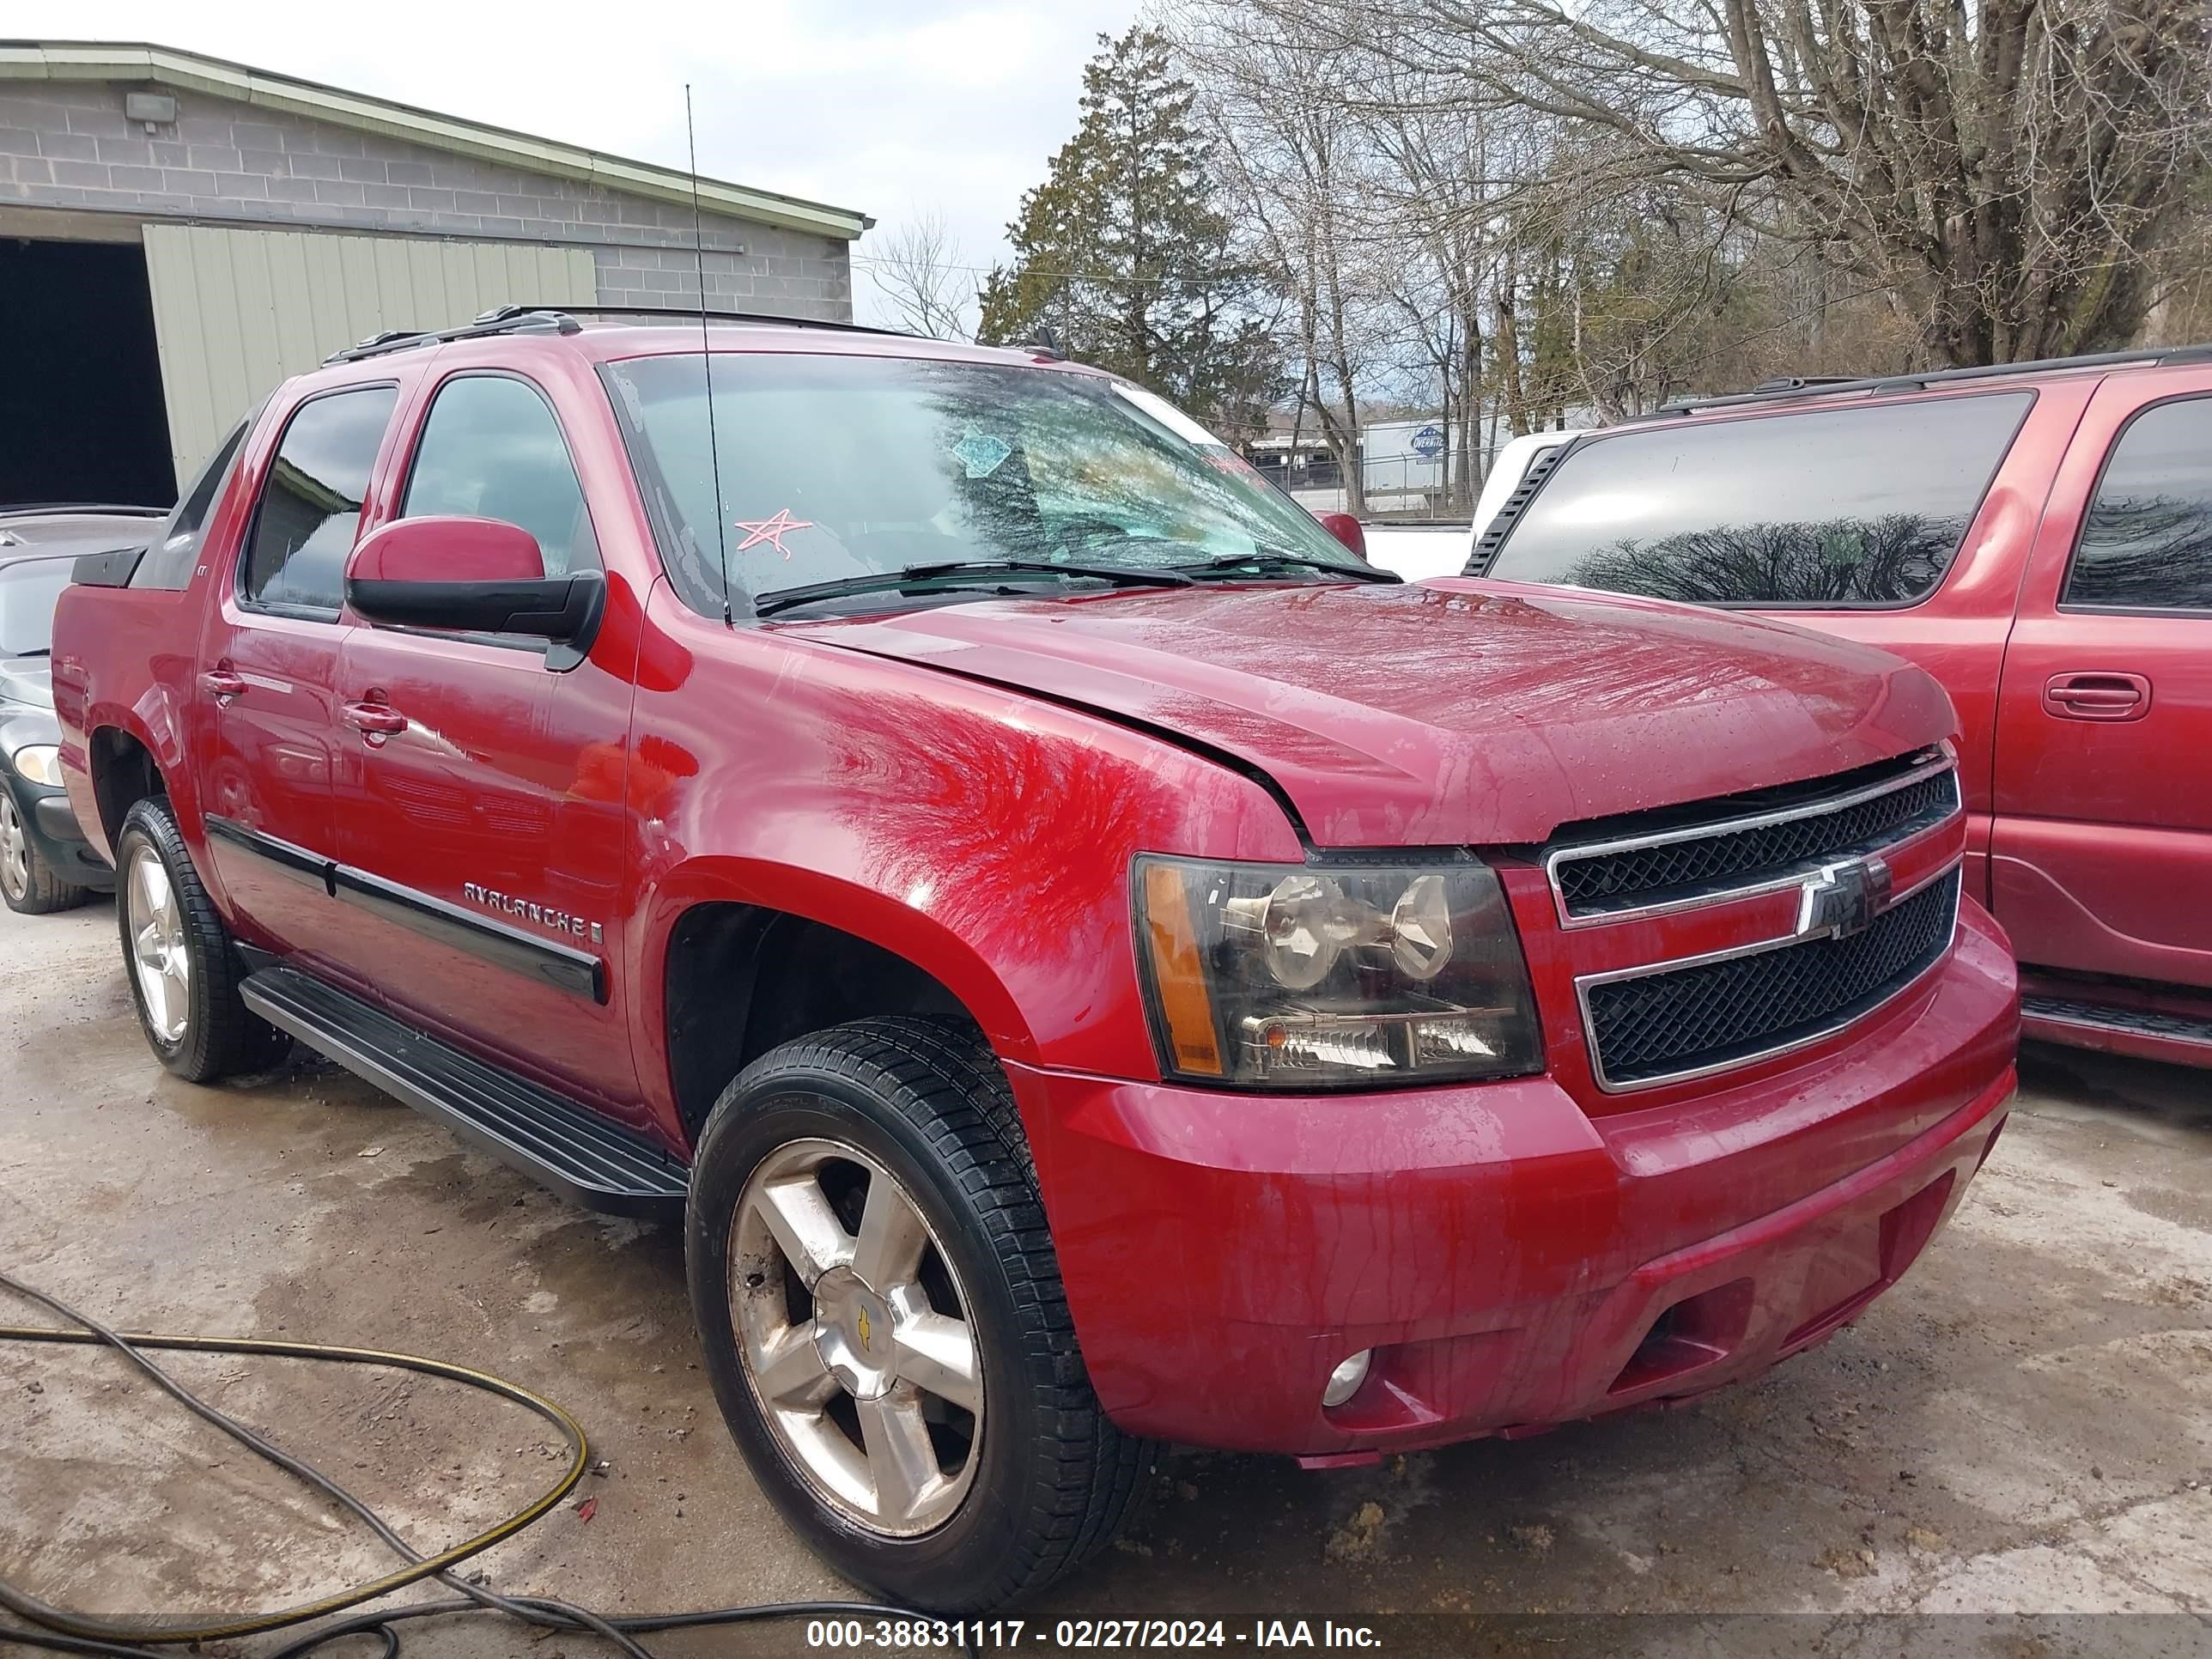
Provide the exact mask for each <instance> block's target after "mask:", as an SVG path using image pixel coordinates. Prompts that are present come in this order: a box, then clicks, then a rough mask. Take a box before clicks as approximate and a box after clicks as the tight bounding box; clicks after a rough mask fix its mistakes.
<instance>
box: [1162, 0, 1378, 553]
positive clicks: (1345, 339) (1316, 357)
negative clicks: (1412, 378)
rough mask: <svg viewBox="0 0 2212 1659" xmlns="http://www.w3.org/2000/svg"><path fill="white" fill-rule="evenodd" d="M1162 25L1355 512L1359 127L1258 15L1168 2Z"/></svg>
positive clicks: (1368, 292)
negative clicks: (1194, 95) (1281, 308)
mask: <svg viewBox="0 0 2212 1659" xmlns="http://www.w3.org/2000/svg"><path fill="white" fill-rule="evenodd" d="M1174 32H1175V33H1174V38H1175V40H1176V49H1177V52H1178V54H1179V56H1180V58H1182V61H1183V62H1184V63H1185V64H1187V65H1188V66H1189V68H1190V70H1191V71H1192V72H1193V74H1194V78H1195V79H1196V81H1197V82H1198V84H1199V86H1200V102H1199V110H1200V115H1201V116H1202V118H1204V119H1205V120H1206V122H1207V124H1208V125H1209V128H1210V130H1211V131H1212V134H1213V137H1214V139H1215V143H1216V144H1217V147H1218V160H1219V163H1220V167H1221V176H1222V183H1223V186H1224V188H1225V190H1226V191H1228V193H1229V195H1230V197H1231V201H1232V203H1233V205H1234V210H1235V218H1236V222H1237V230H1236V236H1237V241H1238V242H1239V244H1240V245H1241V247H1242V250H1243V252H1244V254H1245V257H1247V258H1250V259H1251V260H1252V261H1253V262H1254V263H1255V264H1256V265H1258V266H1259V267H1260V268H1261V269H1262V270H1265V271H1266V273H1267V276H1268V279H1269V281H1270V282H1272V283H1273V284H1274V286H1275V287H1276V288H1277V289H1279V291H1280V293H1281V294H1282V295H1283V296H1284V297H1285V301H1287V304H1286V307H1285V321H1284V327H1285V331H1286V332H1287V334H1288V337H1289V339H1290V341H1291V343H1292V346H1293V348H1294V349H1295V352H1296V355H1297V362H1295V363H1294V364H1293V365H1292V368H1293V371H1294V374H1295V379H1296V385H1297V402H1298V418H1299V419H1300V420H1301V421H1303V420H1304V416H1305V415H1306V414H1307V413H1308V412H1310V413H1311V414H1312V415H1313V416H1314V417H1315V419H1316V421H1317V422H1318V423H1319V425H1320V428H1321V435H1322V442H1323V443H1324V444H1325V445H1327V447H1328V452H1329V455H1330V457H1331V459H1334V461H1335V462H1336V464H1337V466H1338V469H1339V471H1340V474H1341V476H1342V477H1343V480H1344V490H1345V501H1346V506H1347V507H1348V508H1349V509H1350V510H1351V511H1352V512H1354V513H1364V511H1366V505H1367V504H1366V495H1365V488H1364V485H1365V480H1364V476H1363V474H1362V471H1361V465H1360V447H1359V403H1360V398H1361V395H1362V392H1364V390H1365V389H1366V386H1367V384H1368V382H1369V380H1370V375H1371V373H1372V368H1373V359H1374V349H1375V335H1376V327H1375V312H1376V295H1375V293H1374V290H1373V289H1372V286H1371V284H1370V283H1369V281H1368V277H1369V275H1370V273H1369V271H1368V270H1367V268H1366V266H1365V265H1364V263H1363V255H1364V251H1365V246H1366V245H1365V240H1364V227H1365V219H1364V214H1365V210H1366V205H1367V203H1368V201H1369V196H1368V194H1367V191H1366V190H1365V185H1364V179H1365V172H1366V170H1365V167H1364V159H1365V158H1364V155H1363V153H1362V149H1361V143H1360V135H1359V133H1358V130H1357V128H1356V127H1355V125H1354V124H1353V123H1352V119H1351V118H1350V117H1349V115H1348V113H1347V112H1346V110H1345V108H1344V107H1343V106H1342V105H1341V103H1340V101H1339V100H1336V99H1335V98H1334V95H1333V94H1334V87H1333V84H1332V82H1331V80H1330V77H1329V76H1328V75H1327V74H1326V72H1325V70H1324V66H1322V65H1321V64H1317V63H1316V61H1315V60H1314V59H1313V58H1311V57H1310V55H1309V54H1307V53H1305V52H1303V51H1301V50H1300V49H1298V47H1297V45H1296V43H1295V42H1293V41H1291V40H1288V39H1286V38H1285V37H1283V36H1281V35H1279V34H1278V33H1274V32H1273V31H1271V30H1270V29H1269V28H1268V27H1266V25H1265V23H1264V21H1261V22H1260V23H1259V24H1258V26H1256V27H1255V26H1254V23H1253V20H1251V19H1249V18H1247V17H1245V16H1243V15H1241V14H1240V13H1239V11H1238V10H1237V8H1235V7H1234V6H1233V5H1220V4H1211V3H1194V4H1190V5H1187V6H1184V7H1182V8H1181V9H1179V10H1178V11H1177V12H1176V15H1175V19H1174Z"/></svg>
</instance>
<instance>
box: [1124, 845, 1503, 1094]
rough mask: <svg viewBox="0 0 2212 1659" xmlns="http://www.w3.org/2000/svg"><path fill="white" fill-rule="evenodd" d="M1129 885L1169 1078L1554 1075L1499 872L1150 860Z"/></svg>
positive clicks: (1401, 1079) (1296, 1082) (1302, 1080)
mask: <svg viewBox="0 0 2212 1659" xmlns="http://www.w3.org/2000/svg"><path fill="white" fill-rule="evenodd" d="M1133 885H1134V888H1135V893H1136V908H1137V939H1138V945H1137V954H1138V957H1139V963H1140V966H1141V968H1142V970H1143V975H1144V981H1145V992H1146V1003H1147V1011H1148V1012H1149V1014H1150V1016H1151V1018H1152V1036H1153V1041H1154V1042H1155V1043H1156V1045H1157V1046H1158V1049H1159V1054H1160V1065H1161V1067H1162V1069H1163V1071H1164V1073H1165V1074H1166V1075H1168V1076H1170V1077H1185V1078H1199V1079H1206V1080H1209V1081H1212V1082H1218V1083H1234V1084H1243V1085H1266V1086H1269V1087H1273V1088H1286V1089H1297V1088H1326V1087H1332V1086H1342V1085H1347V1084H1364V1085H1369V1086H1370V1087H1373V1086H1380V1085H1390V1084H1400V1085H1403V1084H1407V1083H1441V1082H1445V1081H1449V1080H1451V1079H1466V1078H1486V1077H1516V1076H1521V1075H1523V1074H1525V1073H1530V1072H1535V1071H1540V1070H1541V1069H1542V1066H1543V1047H1542V1042H1541V1038H1540V1037H1539V1036H1538V1033H1537V1027H1536V1016H1535V1008H1534V1000H1533V999H1532V998H1531V997H1530V995H1529V992H1528V968H1527V965H1526V964H1525V963H1524V962H1523V961H1522V955H1521V942H1520V939H1518V937H1517V936H1516V934H1515V933H1514V931H1513V920H1512V917H1511V915H1510V914H1509V912H1508V911H1507V909H1506V905H1505V895H1504V891H1503V890H1501V889H1500V888H1499V886H1498V878H1497V876H1496V875H1495V874H1494V873H1493V872H1492V871H1491V870H1490V868H1489V867H1488V866H1486V865H1482V864H1479V863H1477V862H1475V861H1474V860H1472V859H1470V860H1465V861H1463V862H1457V863H1451V864H1442V865H1382V864H1375V865H1369V864H1358V865H1353V864H1342V865H1306V866H1285V865H1279V864H1223V863H1214V862H1210V861H1204V862H1202V861H1196V860H1183V859H1165V858H1140V859H1139V860H1137V865H1136V873H1135V878H1134V882H1133Z"/></svg>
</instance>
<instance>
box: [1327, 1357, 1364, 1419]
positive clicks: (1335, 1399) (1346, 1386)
mask: <svg viewBox="0 0 2212 1659" xmlns="http://www.w3.org/2000/svg"><path fill="white" fill-rule="evenodd" d="M1374 1358H1375V1350H1374V1349H1372V1348H1362V1349H1361V1350H1360V1351H1359V1352H1358V1353H1356V1354H1354V1355H1352V1358H1349V1359H1347V1360H1346V1361H1345V1362H1344V1364H1341V1365H1339V1366H1338V1367H1337V1368H1336V1369H1335V1370H1333V1371H1331V1372H1330V1373H1329V1374H1328V1387H1327V1388H1325V1389H1322V1391H1321V1403H1322V1407H1324V1408H1329V1407H1337V1406H1341V1405H1342V1404H1343V1403H1344V1402H1345V1401H1347V1400H1349V1399H1351V1398H1352V1395H1355V1394H1358V1392H1359V1385H1360V1384H1361V1383H1364V1382H1365V1381H1366V1380H1367V1367H1368V1364H1369V1363H1370V1361H1372V1360H1373V1359H1374Z"/></svg>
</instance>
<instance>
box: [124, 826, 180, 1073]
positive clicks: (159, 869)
mask: <svg viewBox="0 0 2212 1659" xmlns="http://www.w3.org/2000/svg"><path fill="white" fill-rule="evenodd" d="M124 902H125V905H126V906H128V907H129V915H130V921H131V971H132V972H133V973H134V974H136V975H137V979H138V1000H139V1001H140V1002H141V1003H142V1004H143V1005H144V1007H145V1010H146V1023H147V1024H149V1025H150V1026H152V1027H153V1028H154V1034H155V1036H157V1037H159V1038H160V1039H161V1041H162V1042H165V1043H173V1042H181V1041H183V1039H184V1035H185V1025H186V1024H187V1023H188V1022H189V1021H190V1019H191V1009H192V960H191V947H190V945H188V943H187V942H186V940H185V913H184V907H183V906H182V905H180V904H179V902H177V892H176V889H175V888H174V887H173V885H172V884H170V881H169V872H168V868H167V866H165V865H164V864H163V863H162V862H161V858H160V856H159V855H158V854H155V851H154V849H153V848H150V847H144V846H141V847H139V848H137V849H136V850H135V851H134V852H133V853H132V854H131V870H130V873H129V875H128V876H127V877H126V878H125V882H124Z"/></svg>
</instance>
